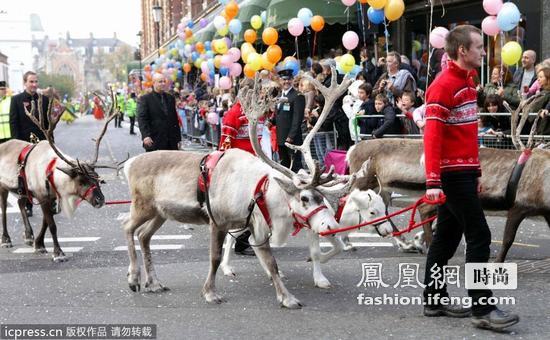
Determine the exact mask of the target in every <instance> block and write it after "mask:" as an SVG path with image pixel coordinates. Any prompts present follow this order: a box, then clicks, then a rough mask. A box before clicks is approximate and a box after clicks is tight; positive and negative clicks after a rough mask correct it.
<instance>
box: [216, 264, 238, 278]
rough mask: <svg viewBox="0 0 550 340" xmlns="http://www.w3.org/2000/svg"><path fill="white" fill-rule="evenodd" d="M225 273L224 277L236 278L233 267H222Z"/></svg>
mask: <svg viewBox="0 0 550 340" xmlns="http://www.w3.org/2000/svg"><path fill="white" fill-rule="evenodd" d="M220 267H221V268H222V271H223V275H225V276H229V277H236V276H237V275H235V271H234V270H233V267H231V266H220Z"/></svg>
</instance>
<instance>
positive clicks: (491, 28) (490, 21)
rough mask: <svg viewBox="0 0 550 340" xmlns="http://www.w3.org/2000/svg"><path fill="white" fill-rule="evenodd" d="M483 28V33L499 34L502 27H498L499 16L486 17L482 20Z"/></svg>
mask: <svg viewBox="0 0 550 340" xmlns="http://www.w3.org/2000/svg"><path fill="white" fill-rule="evenodd" d="M481 29H482V30H483V33H485V34H487V35H490V36H493V37H494V36H495V35H497V34H499V33H500V28H499V27H498V22H497V17H496V16H494V15H490V16H488V17H485V19H483V21H482V22H481Z"/></svg>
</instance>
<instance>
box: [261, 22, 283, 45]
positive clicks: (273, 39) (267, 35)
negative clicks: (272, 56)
mask: <svg viewBox="0 0 550 340" xmlns="http://www.w3.org/2000/svg"><path fill="white" fill-rule="evenodd" d="M277 39H279V33H277V30H276V29H274V28H273V27H267V28H266V29H264V32H263V33H262V40H263V42H264V44H266V45H270V46H271V45H275V44H276V43H277Z"/></svg>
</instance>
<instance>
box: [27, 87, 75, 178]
mask: <svg viewBox="0 0 550 340" xmlns="http://www.w3.org/2000/svg"><path fill="white" fill-rule="evenodd" d="M43 97H44V96H43V95H41V94H40V95H38V103H37V104H35V102H34V101H31V111H30V112H29V110H27V107H26V106H25V114H26V115H27V117H29V119H30V120H31V121H32V122H33V123H34V124H35V125H36V126H38V128H39V129H40V130H41V131H42V132H43V133H44V136H46V140H47V141H48V143H50V147H51V148H52V150H53V151H54V152H55V154H56V155H57V156H58V157H59V158H60V159H62V160H63V161H64V162H65V163H67V164H69V165H70V166H71V167H74V168H76V167H78V165H77V164H75V163H74V162H72V161H70V160H69V159H68V158H67V157H65V156H64V155H63V153H62V152H61V151H59V149H58V148H57V147H56V146H55V142H54V138H53V131H54V130H55V127H56V126H57V123H59V119H60V118H61V115H58V116H57V117H52V115H51V112H52V105H53V101H54V98H53V96H50V97H48V99H49V102H48V111H47V112H46V114H45V115H44V112H43V109H42V103H43ZM36 105H38V108H37V107H36ZM37 111H38V119H37V118H36V117H35V116H34V112H37ZM46 122H48V126H47V127H46ZM77 162H78V161H77Z"/></svg>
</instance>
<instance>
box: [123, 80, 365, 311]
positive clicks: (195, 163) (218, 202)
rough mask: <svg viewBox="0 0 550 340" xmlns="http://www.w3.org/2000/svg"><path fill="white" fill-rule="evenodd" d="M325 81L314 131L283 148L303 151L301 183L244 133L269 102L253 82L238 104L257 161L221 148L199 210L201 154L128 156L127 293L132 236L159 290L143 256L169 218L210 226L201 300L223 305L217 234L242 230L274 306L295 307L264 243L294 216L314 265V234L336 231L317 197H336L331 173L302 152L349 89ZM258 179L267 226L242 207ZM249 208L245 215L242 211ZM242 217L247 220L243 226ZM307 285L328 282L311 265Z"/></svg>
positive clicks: (149, 284) (132, 270)
mask: <svg viewBox="0 0 550 340" xmlns="http://www.w3.org/2000/svg"><path fill="white" fill-rule="evenodd" d="M332 80H333V81H332V83H331V86H330V87H329V88H326V87H324V86H322V85H320V84H317V85H318V86H322V87H321V88H320V90H321V91H322V92H323V94H324V95H325V98H326V105H325V108H324V110H323V112H322V114H321V117H320V118H319V120H318V122H317V125H316V126H315V128H314V129H313V130H312V132H311V133H310V134H309V135H308V136H307V137H306V138H305V139H304V144H303V145H302V146H294V145H289V147H291V148H294V149H301V150H304V158H305V159H306V164H307V166H308V168H309V169H310V171H311V175H308V176H307V177H304V176H303V175H298V174H296V173H294V172H292V171H291V170H290V169H287V168H285V167H283V166H281V165H280V164H279V163H276V162H274V161H272V160H271V159H269V158H268V157H267V156H266V155H265V154H263V152H262V151H261V147H260V145H259V141H258V140H257V137H256V136H254V135H253V133H252V132H255V131H256V126H257V121H258V119H259V118H260V117H261V116H262V115H263V114H264V113H265V112H266V110H267V109H268V107H269V106H270V105H272V104H273V100H272V99H270V98H268V95H267V93H268V91H263V92H262V91H261V90H260V88H259V85H258V84H259V82H258V81H257V80H256V82H255V85H254V88H244V89H241V91H240V93H239V100H240V102H241V105H242V107H243V110H244V112H245V113H246V115H247V117H248V119H249V122H250V130H249V131H250V132H251V140H252V145H253V146H254V150H255V151H256V153H257V155H258V156H259V157H255V156H253V155H252V154H250V153H248V152H245V151H242V150H238V149H229V150H227V151H226V152H225V155H224V156H223V157H222V158H221V159H220V160H219V162H218V163H217V165H216V167H215V169H214V170H213V172H212V176H211V180H210V184H209V188H208V195H207V198H208V200H207V207H206V208H205V207H201V205H200V204H199V202H198V200H197V196H196V188H197V179H198V177H199V175H200V169H199V166H200V163H201V160H202V159H203V157H204V155H203V154H199V153H194V152H186V151H155V152H150V153H147V154H143V155H140V156H137V157H134V158H132V159H130V160H129V161H128V162H127V163H126V165H125V167H124V171H125V174H126V176H127V178H128V184H129V186H130V194H131V197H132V204H131V208H130V214H129V216H128V218H127V220H126V221H125V222H124V231H125V234H126V240H127V243H128V253H129V259H130V265H129V268H128V284H129V287H130V289H131V290H132V291H139V290H140V289H141V273H140V266H139V265H138V264H137V255H136V251H135V242H134V234H135V233H136V232H137V238H138V240H139V244H140V246H141V252H142V257H143V264H144V270H145V285H144V286H145V289H146V290H147V291H151V292H161V291H164V290H166V289H167V288H166V287H165V286H164V285H162V284H161V282H160V281H159V279H158V278H157V275H156V272H155V269H154V266H153V260H152V257H151V252H150V240H151V237H152V235H153V234H154V233H155V232H156V231H157V230H158V229H159V228H160V227H161V226H162V224H163V223H164V222H165V221H166V220H168V219H170V220H176V221H179V222H182V223H190V224H207V223H208V224H210V235H211V239H210V270H209V272H208V277H207V279H206V282H205V283H204V286H203V288H202V295H203V296H204V298H205V300H206V301H207V302H209V303H221V302H223V301H224V298H223V297H222V296H220V295H219V294H218V293H217V292H216V288H215V276H216V273H217V270H218V267H219V265H220V261H221V253H222V244H223V241H224V239H225V236H226V235H227V233H228V232H229V231H231V230H236V229H241V228H242V227H243V226H247V227H249V228H250V230H251V232H252V236H251V237H250V239H249V242H250V243H251V244H252V245H254V247H253V249H254V251H255V252H256V255H257V257H258V259H259V261H260V263H261V265H262V267H263V268H264V270H265V271H266V272H267V273H269V276H270V277H271V279H272V281H273V285H274V287H275V291H276V295H277V300H278V301H279V303H280V304H281V305H282V306H284V307H287V308H300V307H301V306H302V304H301V302H300V301H299V300H298V299H296V298H295V297H294V296H293V295H292V294H291V293H290V292H289V291H288V290H287V289H286V287H285V285H284V283H283V282H282V280H281V277H280V275H279V273H278V266H277V262H276V260H275V258H274V257H273V255H272V253H271V249H270V241H271V242H273V243H274V244H282V243H284V242H285V240H286V238H287V237H288V235H289V233H290V232H291V229H292V225H293V221H294V218H293V215H294V216H302V217H304V219H305V221H304V224H305V225H306V226H307V227H309V228H311V230H312V232H311V233H310V243H311V244H313V246H312V247H311V255H312V258H316V259H318V258H319V254H320V249H319V246H318V245H319V242H318V239H319V237H318V233H319V232H321V231H323V230H329V229H333V228H335V227H338V223H337V222H336V221H335V219H334V216H333V215H332V214H331V213H330V211H329V210H328V208H327V207H326V205H325V202H324V201H325V198H326V199H328V200H329V201H331V200H334V199H337V197H338V195H339V194H341V191H338V190H332V191H330V192H328V193H326V194H325V190H327V189H330V187H331V186H333V185H335V184H336V183H341V181H339V180H337V179H336V178H335V177H334V175H333V174H332V172H329V173H328V174H322V173H321V169H320V168H319V165H318V163H315V162H314V161H313V158H312V157H311V153H309V144H310V143H311V139H312V138H313V134H314V133H315V132H316V131H318V129H319V127H320V124H322V122H323V120H325V119H326V116H327V115H328V113H329V110H330V108H331V107H332V105H333V104H334V101H335V100H336V99H337V98H338V97H339V96H340V95H341V94H342V93H343V92H344V91H345V90H346V89H347V87H348V86H349V83H350V80H349V78H345V79H344V80H343V82H342V83H341V84H340V85H338V84H337V81H336V72H335V70H333V79H332ZM263 178H265V179H266V182H267V183H268V185H266V187H264V192H263V197H264V198H265V206H266V209H267V211H268V214H269V220H270V223H268V222H267V221H266V218H265V217H264V215H263V214H262V212H261V211H260V209H258V208H254V206H255V205H254V204H250V203H251V202H254V201H251V200H252V198H253V197H254V192H255V187H256V186H257V184H258V183H259V182H260V180H262V181H263ZM354 179H355V177H354V176H351V177H350V178H349V179H348V181H347V183H346V185H344V187H343V188H342V191H346V190H349V187H350V185H352V183H353V181H354ZM263 183H265V182H263ZM328 196H330V198H329V197H328ZM249 204H250V205H251V207H252V209H251V210H249V209H248V207H249ZM247 216H250V217H249V219H248V220H249V221H250V224H249V225H247ZM329 239H330V240H333V239H334V238H329ZM333 242H335V241H333ZM315 245H316V246H315ZM314 280H315V284H316V285H317V286H326V285H327V283H328V280H326V278H325V277H324V276H322V273H320V270H319V268H318V267H315V265H314ZM328 284H330V283H328Z"/></svg>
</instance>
